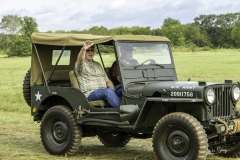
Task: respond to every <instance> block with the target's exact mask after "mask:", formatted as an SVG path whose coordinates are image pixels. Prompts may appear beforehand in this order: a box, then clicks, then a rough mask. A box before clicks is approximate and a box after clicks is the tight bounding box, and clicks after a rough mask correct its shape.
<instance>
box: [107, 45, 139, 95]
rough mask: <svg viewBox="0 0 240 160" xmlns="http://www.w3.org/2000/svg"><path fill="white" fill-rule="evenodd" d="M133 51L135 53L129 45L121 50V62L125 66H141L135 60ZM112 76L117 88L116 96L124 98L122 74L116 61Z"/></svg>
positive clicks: (113, 65)
mask: <svg viewBox="0 0 240 160" xmlns="http://www.w3.org/2000/svg"><path fill="white" fill-rule="evenodd" d="M133 51H134V49H133V48H132V47H131V46H129V45H126V46H122V47H121V48H120V52H121V57H120V60H121V62H122V63H123V64H124V65H138V64H139V63H138V61H137V60H136V59H133ZM110 74H111V77H112V81H113V84H114V86H115V92H116V94H117V95H118V96H119V97H122V86H121V78H120V74H119V72H118V68H117V62H116V61H114V62H113V64H112V67H111V73H110Z"/></svg>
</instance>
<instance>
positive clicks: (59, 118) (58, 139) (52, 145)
mask: <svg viewBox="0 0 240 160" xmlns="http://www.w3.org/2000/svg"><path fill="white" fill-rule="evenodd" d="M40 134H41V139H42V143H43V146H44V148H45V149H46V150H47V151H48V153H50V154H53V155H71V154H74V153H75V152H76V151H77V150H78V148H79V146H80V143H81V139H82V130H81V127H80V126H79V125H78V124H77V123H76V120H75V117H74V115H73V112H72V111H71V110H70V109H69V108H67V107H65V106H54V107H52V108H50V109H48V110H47V111H46V113H45V114H44V116H43V118H42V123H41V127H40Z"/></svg>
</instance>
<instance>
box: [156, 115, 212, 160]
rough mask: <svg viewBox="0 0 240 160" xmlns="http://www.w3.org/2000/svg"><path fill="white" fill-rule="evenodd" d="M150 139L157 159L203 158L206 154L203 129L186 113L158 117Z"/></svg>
mask: <svg viewBox="0 0 240 160" xmlns="http://www.w3.org/2000/svg"><path fill="white" fill-rule="evenodd" d="M152 141H153V149H154V152H155V153H156V155H157V157H158V159H164V160H173V159H174V160H182V159H185V160H204V159H206V156H207V151H208V143H207V142H208V140H207V135H206V134H205V130H204V129H203V127H202V125H201V124H200V123H199V122H198V121H197V120H196V119H195V118H194V117H192V116H191V115H189V114H186V113H179V112H176V113H171V114H168V115H166V116H165V117H163V118H162V119H160V120H159V121H158V123H157V124H156V126H155V127H154V131H153V139H152Z"/></svg>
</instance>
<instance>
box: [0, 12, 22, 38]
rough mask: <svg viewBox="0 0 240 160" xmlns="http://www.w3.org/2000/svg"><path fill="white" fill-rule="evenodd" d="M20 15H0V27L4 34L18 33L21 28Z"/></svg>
mask: <svg viewBox="0 0 240 160" xmlns="http://www.w3.org/2000/svg"><path fill="white" fill-rule="evenodd" d="M21 19H22V18H21V17H20V16H19V15H6V16H3V17H2V21H1V23H0V29H1V31H2V32H3V33H4V34H8V35H9V34H18V33H19V30H20V29H21Z"/></svg>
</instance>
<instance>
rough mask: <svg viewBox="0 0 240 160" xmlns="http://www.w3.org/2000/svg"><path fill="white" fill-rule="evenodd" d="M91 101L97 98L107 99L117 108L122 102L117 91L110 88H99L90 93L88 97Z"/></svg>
mask: <svg viewBox="0 0 240 160" xmlns="http://www.w3.org/2000/svg"><path fill="white" fill-rule="evenodd" d="M87 99H88V100H89V101H95V100H105V101H107V102H108V103H109V104H110V105H111V106H112V107H113V108H117V107H119V106H120V104H121V99H120V98H119V97H118V96H117V95H116V93H115V92H114V91H113V90H112V89H110V88H106V89H97V90H95V91H93V92H91V93H90V95H89V96H88V98H87Z"/></svg>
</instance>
